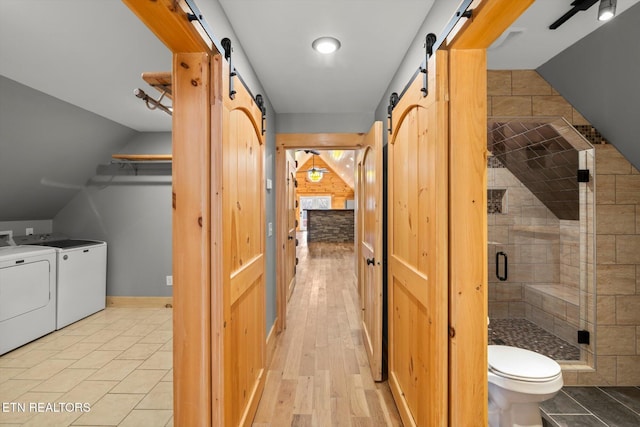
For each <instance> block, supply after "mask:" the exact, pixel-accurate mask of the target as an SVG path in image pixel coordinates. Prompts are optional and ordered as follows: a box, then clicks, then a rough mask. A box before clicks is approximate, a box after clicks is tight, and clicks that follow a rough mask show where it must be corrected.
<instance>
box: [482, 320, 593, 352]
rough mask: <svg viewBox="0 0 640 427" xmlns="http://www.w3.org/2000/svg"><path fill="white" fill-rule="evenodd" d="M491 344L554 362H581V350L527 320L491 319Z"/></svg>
mask: <svg viewBox="0 0 640 427" xmlns="http://www.w3.org/2000/svg"><path fill="white" fill-rule="evenodd" d="M489 344H500V345H509V346H513V347H519V348H524V349H527V350H531V351H535V352H537V353H540V354H544V355H545V356H548V357H550V358H552V359H554V360H580V350H579V349H578V348H577V347H575V346H573V345H571V344H569V343H568V342H566V341H565V340H563V339H560V338H558V337H557V336H555V335H553V334H551V333H549V332H547V331H545V330H544V329H542V328H540V327H538V326H537V325H535V324H534V323H533V322H530V321H528V320H526V319H491V321H490V323H489Z"/></svg>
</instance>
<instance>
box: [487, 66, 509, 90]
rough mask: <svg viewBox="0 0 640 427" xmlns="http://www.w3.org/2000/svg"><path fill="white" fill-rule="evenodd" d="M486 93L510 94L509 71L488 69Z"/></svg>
mask: <svg viewBox="0 0 640 427" xmlns="http://www.w3.org/2000/svg"><path fill="white" fill-rule="evenodd" d="M487 94H488V95H489V96H494V95H511V71H508V70H507V71H505V70H488V71H487Z"/></svg>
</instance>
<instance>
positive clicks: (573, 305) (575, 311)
mask: <svg viewBox="0 0 640 427" xmlns="http://www.w3.org/2000/svg"><path fill="white" fill-rule="evenodd" d="M488 171H489V172H488V179H487V182H488V188H489V189H492V188H501V189H505V190H506V193H505V197H504V199H503V209H502V213H496V214H488V224H489V225H488V239H489V251H488V253H489V316H490V317H491V318H525V319H528V320H530V321H532V322H534V323H535V324H536V325H538V326H540V327H542V328H544V329H546V330H547V331H549V332H551V333H553V334H555V335H556V336H558V337H560V338H562V339H564V340H565V341H568V342H570V343H572V344H577V334H576V331H577V330H578V329H579V325H580V313H579V304H578V301H579V299H578V294H579V293H578V288H577V286H578V283H579V280H580V227H579V222H578V221H570V220H558V218H557V217H556V216H555V215H554V214H553V213H552V212H551V211H550V210H549V209H548V208H547V207H546V206H545V205H544V204H543V203H542V202H541V201H540V200H538V199H537V198H536V197H535V195H534V194H533V193H531V191H529V190H528V189H527V187H526V186H524V185H523V184H522V183H521V182H520V181H519V180H518V179H517V178H516V177H515V176H514V175H513V174H512V173H511V172H509V170H508V169H506V168H497V169H494V168H489V170H488ZM499 251H500V252H504V253H506V254H507V257H508V262H509V264H508V272H509V274H508V277H507V280H506V281H501V280H499V279H498V278H497V274H496V264H495V260H496V258H495V254H496V253H497V252H499ZM563 255H564V256H563ZM499 273H500V274H501V275H502V274H503V270H502V260H501V261H500V269H499Z"/></svg>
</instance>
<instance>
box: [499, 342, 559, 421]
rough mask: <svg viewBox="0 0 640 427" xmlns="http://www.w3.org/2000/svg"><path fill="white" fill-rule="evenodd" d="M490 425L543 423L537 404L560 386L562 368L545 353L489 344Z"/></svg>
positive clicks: (554, 393) (548, 397) (553, 393)
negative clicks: (544, 354)
mask: <svg viewBox="0 0 640 427" xmlns="http://www.w3.org/2000/svg"><path fill="white" fill-rule="evenodd" d="M488 360H489V372H488V378H489V426H490V427H512V426H527V427H533V426H536V427H538V426H542V417H541V416H540V409H539V407H538V405H539V404H540V402H543V401H545V400H547V399H551V398H552V397H553V396H555V395H556V394H557V393H558V391H560V389H561V388H562V384H563V383H562V369H561V368H560V365H559V364H558V363H557V362H556V361H555V360H552V359H550V358H548V357H547V356H543V355H541V354H538V353H535V352H533V351H529V350H524V349H522V348H516V347H509V346H505V345H490V346H489V352H488Z"/></svg>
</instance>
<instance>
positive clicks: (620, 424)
mask: <svg viewBox="0 0 640 427" xmlns="http://www.w3.org/2000/svg"><path fill="white" fill-rule="evenodd" d="M540 409H541V410H542V415H543V422H544V425H545V426H546V427H578V426H580V427H607V426H609V427H636V426H640V387H564V388H563V389H562V390H561V391H560V393H558V394H557V395H556V397H554V398H553V399H551V400H548V401H546V402H542V404H541V405H540Z"/></svg>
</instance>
